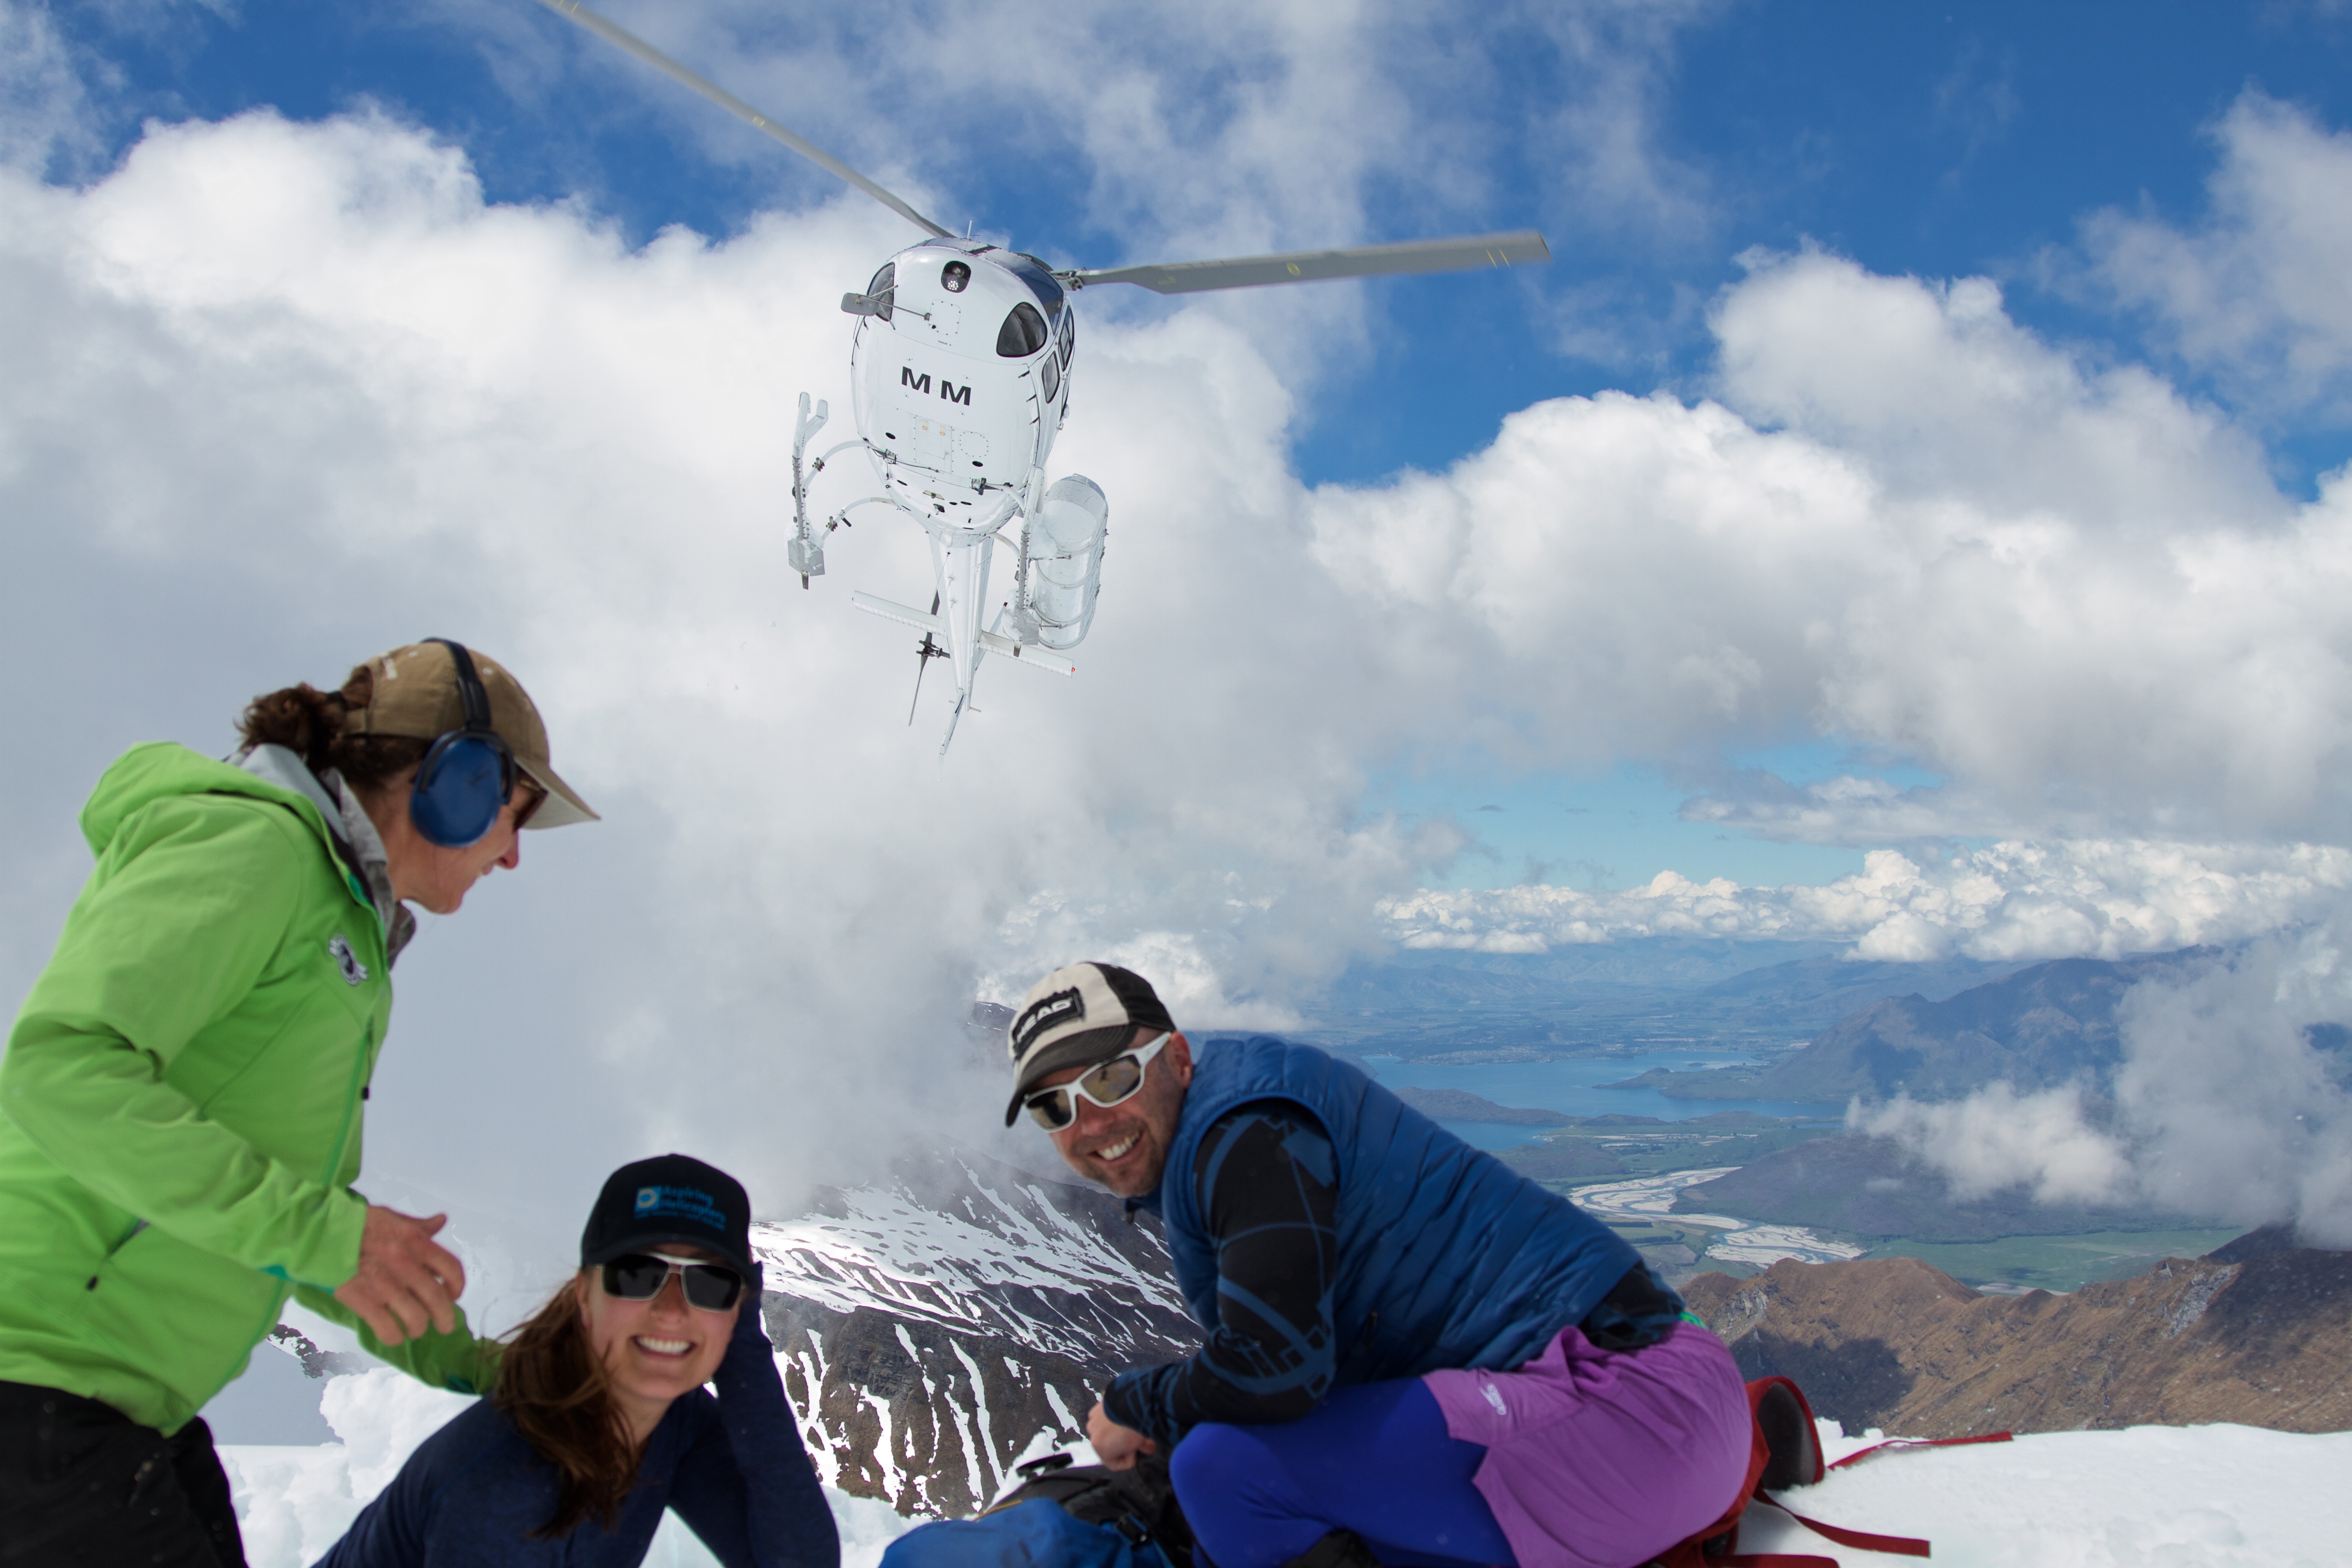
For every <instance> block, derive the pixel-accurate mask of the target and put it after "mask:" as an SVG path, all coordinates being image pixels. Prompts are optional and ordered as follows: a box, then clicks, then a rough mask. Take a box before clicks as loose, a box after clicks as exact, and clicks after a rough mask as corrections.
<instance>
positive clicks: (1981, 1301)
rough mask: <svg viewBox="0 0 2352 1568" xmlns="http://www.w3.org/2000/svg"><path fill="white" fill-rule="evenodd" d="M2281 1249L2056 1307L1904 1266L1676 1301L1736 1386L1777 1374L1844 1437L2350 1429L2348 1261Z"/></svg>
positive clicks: (1787, 1279)
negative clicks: (2221, 1427) (1698, 1322)
mask: <svg viewBox="0 0 2352 1568" xmlns="http://www.w3.org/2000/svg"><path fill="white" fill-rule="evenodd" d="M2283 1241H2284V1238H2283V1237H2279V1236H2277V1235H2276V1234H2275V1233H2268V1234H2266V1233H2263V1232H2257V1233H2255V1234H2254V1235H2253V1236H2252V1237H2242V1238H2241V1239H2240V1241H2238V1242H2236V1243H2232V1244H2231V1246H2230V1247H2223V1248H2222V1249H2221V1250H2220V1251H2218V1252H2215V1253H2213V1254H2211V1255H2210V1256H2208V1257H2205V1258H2168V1259H2166V1260H2165V1261H2164V1262H2162V1263H2160V1264H2158V1266H2157V1267H2156V1268H2153V1269H2151V1270H2150V1271H2149V1272H2147V1273H2146V1274H2143V1275H2140V1276H2137V1278H2134V1279H2116V1280H2110V1281H2107V1282H2105V1283H2103V1284H2097V1285H2090V1286H2086V1287H2084V1289H2081V1290H2078V1291H2075V1292H2074V1293H2073V1294H2072V1295H2067V1296H2053V1295H2051V1294H2050V1293H2049V1292H2047V1291H2042V1290H2036V1291H2032V1292H2031V1293H2029V1294H2027V1295H2024V1296H2017V1297H2004V1296H1983V1295H1979V1294H1978V1293H1977V1292H1976V1291H1974V1290H1971V1289H1969V1288H1968V1287H1967V1286H1965V1285H1962V1284H1961V1283H1960V1282H1959V1281H1958V1280H1956V1279H1952V1278H1951V1277H1950V1276H1949V1275H1948V1274H1945V1273H1942V1272H1941V1271H1939V1270H1937V1269H1936V1268H1931V1267H1929V1266H1928V1265H1927V1264H1925V1263H1922V1262H1919V1261H1918V1260H1917V1259H1916V1258H1883V1259H1864V1260H1862V1261H1860V1262H1854V1263H1816V1264H1801V1263H1778V1264H1775V1265H1773V1266H1772V1267H1771V1268H1768V1269H1766V1270H1765V1271H1764V1272H1763V1273H1761V1274H1759V1275H1756V1276H1753V1277H1751V1278H1749V1279H1731V1278H1730V1277H1729V1276H1727V1275H1723V1274H1703V1275H1700V1276H1699V1277H1698V1278H1696V1279H1693V1280H1691V1281H1689V1282H1688V1283H1687V1284H1685V1286H1684V1287H1683V1293H1684V1295H1685V1297H1686V1298H1687V1299H1688V1300H1689V1301H1690V1304H1691V1306H1692V1309H1693V1310H1696V1311H1697V1312H1698V1313H1699V1314H1700V1315H1701V1316H1702V1317H1704V1318H1705V1319H1706V1321H1707V1323H1708V1324H1709V1326H1711V1327H1712V1328H1713V1329H1714V1330H1715V1331H1716V1332H1717V1334H1718V1335H1720V1336H1721V1337H1722V1338H1723V1340H1724V1341H1725V1342H1727V1344H1729V1345H1730V1346H1731V1351H1732V1354H1733V1356H1734V1357H1735V1358H1737V1359H1738V1363H1739V1366H1740V1371H1741V1373H1742V1374H1743V1375H1745V1376H1747V1377H1749V1378H1757V1377H1766V1376H1771V1375H1774V1374H1785V1375H1787V1376H1790V1377H1793V1378H1794V1379H1796V1381H1797V1383H1798V1384H1799V1386H1801V1387H1802V1388H1803V1389H1804V1390H1805V1393H1806V1394H1807V1396H1808V1397H1809V1398H1810V1399H1811V1401H1812V1405H1813V1409H1814V1411H1815V1413H1816V1414H1818V1415H1824V1416H1830V1417H1832V1418H1834V1419H1836V1420H1838V1421H1841V1422H1843V1423H1844V1425H1845V1427H1846V1430H1848V1431H1849V1432H1853V1431H1859V1430H1861V1429H1863V1428H1864V1427H1866V1426H1878V1427H1882V1428H1884V1429H1885V1430H1886V1431H1889V1432H1897V1433H1900V1434H1902V1435H1903V1436H1913V1437H1949V1436H1967V1435H1969V1434H1973V1433H1979V1432H1989V1431H1996V1430H2001V1429H2007V1430H2010V1431H2016V1432H2067V1431H2078V1430H2083V1429H2086V1428H2099V1429H2105V1428H2115V1427H2123V1426H2146V1425H2161V1426H2187V1425H2191V1424H2196V1423H2202V1422H2214V1421H2228V1422H2235V1423H2239V1424H2242V1425H2245V1426H2267V1427H2270V1428H2273V1429H2274V1430H2277V1431H2284V1432H2332V1431H2340V1430H2344V1429H2347V1428H2352V1253H2344V1252H2323V1251H2316V1250H2313V1249H2310V1248H2305V1247H2294V1246H2293V1245H2292V1244H2291V1243H2286V1244H2284V1245H2282V1242H2283Z"/></svg>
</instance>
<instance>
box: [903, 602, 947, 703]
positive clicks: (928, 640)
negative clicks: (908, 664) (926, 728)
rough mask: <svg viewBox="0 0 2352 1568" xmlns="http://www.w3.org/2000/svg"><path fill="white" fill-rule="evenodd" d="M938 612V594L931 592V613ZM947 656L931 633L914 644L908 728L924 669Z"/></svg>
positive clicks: (920, 693)
mask: <svg viewBox="0 0 2352 1568" xmlns="http://www.w3.org/2000/svg"><path fill="white" fill-rule="evenodd" d="M939 613H940V596H939V595H937V594H933V595H931V614H932V615H934V616H936V615H938V614H939ZM947 656H948V650H947V649H945V648H943V647H940V645H939V644H938V643H937V642H935V641H933V640H932V637H931V634H930V633H929V632H925V633H924V634H923V640H922V641H921V642H920V643H918V644H917V645H916V647H915V696H914V700H913V701H910V702H908V704H907V728H908V729H909V730H911V729H913V728H914V727H915V705H916V703H919V702H920V701H922V700H923V671H924V669H925V668H927V667H929V664H930V662H931V660H933V659H935V658H947Z"/></svg>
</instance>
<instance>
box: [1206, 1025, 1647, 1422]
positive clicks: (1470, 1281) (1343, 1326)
mask: <svg viewBox="0 0 2352 1568" xmlns="http://www.w3.org/2000/svg"><path fill="white" fill-rule="evenodd" d="M1251 1100H1290V1101H1292V1102H1294V1103H1296V1104H1297V1105H1300V1106H1303V1107H1305V1108H1306V1109H1307V1110H1310V1111H1312V1112H1313V1113H1314V1115H1315V1119H1316V1120H1317V1121H1320V1122H1321V1123H1322V1124H1323V1128H1324V1131H1327V1132H1328V1133H1329V1134H1330V1138H1331V1146H1332V1149H1333V1151H1334V1152H1335V1153H1336V1154H1337V1155H1338V1158H1339V1279H1338V1283H1337V1287H1336V1289H1335V1290H1334V1292H1333V1296H1334V1299H1333V1302H1332V1317H1333V1320H1334V1327H1335V1329H1336V1330H1337V1331H1338V1334H1339V1365H1338V1368H1337V1371H1336V1373H1335V1374H1334V1382H1335V1383H1336V1384H1341V1385H1345V1384H1360V1383H1378V1382H1381V1381H1383V1380H1386V1379H1389V1378H1397V1377H1418V1376H1420V1375H1421V1374H1422V1373H1425V1372H1434V1371H1436V1370H1438V1369H1439V1368H1441V1367H1491V1368H1495V1369H1497V1370H1502V1369H1507V1368H1510V1367H1515V1366H1517V1365H1518V1364H1519V1363H1522V1362H1525V1361H1528V1360H1531V1359H1532V1358H1534V1357H1535V1356H1537V1355H1538V1354H1540V1353H1542V1351H1543V1349H1544V1347H1545V1346H1546V1345H1548V1344H1549V1343H1550V1342H1552V1340H1553V1339H1554V1338H1555V1337H1557V1336H1558V1334H1559V1331H1561V1330H1562V1329H1564V1328H1567V1327H1568V1326H1569V1325H1570V1324H1572V1323H1580V1322H1582V1321H1584V1317H1585V1314H1586V1313H1588V1312H1590V1311H1591V1310H1592V1309H1593V1308H1594V1307H1595V1306H1596V1305H1598V1304H1599V1302H1600V1300H1601V1298H1602V1297H1603V1296H1606V1295H1607V1294H1608V1293H1609V1292H1610V1290H1611V1289H1612V1288H1613V1287H1614V1286H1615V1285H1616V1283H1617V1281H1618V1280H1620V1279H1622V1278H1624V1275H1625V1271H1626V1270H1627V1269H1629V1268H1633V1266H1634V1265H1635V1264H1637V1263H1639V1262H1640V1261H1641V1255H1640V1254H1638V1253H1636V1252H1635V1251H1634V1250H1633V1247H1631V1246H1629V1245H1628V1244H1627V1243H1626V1242H1625V1241H1624V1240H1622V1238H1621V1237H1618V1235H1617V1234H1616V1232H1614V1231H1612V1230H1611V1229H1610V1228H1609V1227H1608V1226H1604V1225H1602V1224H1601V1222H1600V1221H1598V1220H1596V1219H1594V1218H1592V1217H1591V1215H1587V1214H1586V1213H1584V1211H1583V1210H1581V1209H1580V1208H1578V1207H1577V1206H1576V1205H1574V1204H1571V1203H1570V1202H1569V1201H1568V1200H1567V1199H1566V1198H1563V1197H1561V1196H1559V1194H1555V1193H1550V1192H1547V1191H1545V1190H1544V1189H1543V1188H1542V1187H1539V1186H1538V1185H1537V1184H1535V1183H1533V1182H1531V1181H1529V1180H1528V1179H1527V1178H1526V1177H1524V1176H1521V1175H1519V1174H1518V1173H1516V1172H1514V1171H1513V1170H1511V1168H1510V1167H1509V1166H1507V1165H1506V1164H1504V1163H1502V1162H1501V1161H1500V1160H1497V1159H1496V1158H1495V1157H1494V1156H1493V1155H1491V1154H1487V1153H1485V1152H1481V1151H1479V1150H1476V1149H1473V1148H1472V1147H1470V1145H1468V1144H1467V1143H1465V1142H1462V1140H1460V1139H1459V1138H1456V1137H1454V1134H1452V1133H1451V1132H1448V1131H1445V1130H1444V1128H1442V1127H1440V1126H1438V1125H1437V1123H1435V1122H1434V1121H1431V1120H1429V1118H1427V1117H1426V1116H1423V1115H1422V1114H1421V1113H1420V1112H1419V1111H1417V1110H1413V1109H1412V1107H1411V1106H1408V1105H1406V1104H1405V1103H1404V1102H1403V1101H1402V1100H1399V1099H1398V1098H1397V1097H1396V1096H1395V1095H1393V1094H1391V1093H1390V1092H1389V1091H1388V1090H1387V1089H1382V1088H1381V1086H1380V1085H1379V1084H1377V1083H1374V1082H1373V1081H1372V1080H1371V1079H1370V1078H1367V1077H1366V1076H1365V1075H1364V1073H1363V1072H1362V1071H1361V1070H1360V1068H1355V1067H1353V1066H1351V1065H1349V1063H1347V1062H1343V1061H1340V1060H1338V1059H1337V1058H1333V1057H1331V1056H1329V1055H1328V1054H1326V1053H1324V1052H1322V1051H1318V1050H1317V1049H1315V1048H1314V1047H1311V1046H1294V1045H1290V1044H1288V1043H1286V1042H1285V1041H1282V1040H1277V1039H1272V1038H1269V1037H1263V1036H1261V1037H1258V1038H1255V1039H1251V1040H1223V1041H1218V1042H1216V1043H1215V1044H1213V1045H1209V1046H1206V1047H1202V1050H1201V1052H1200V1054H1199V1055H1198V1056H1197V1057H1196V1058H1194V1067H1193V1073H1192V1087H1191V1089H1189V1090H1187V1092H1186V1093H1185V1096H1184V1110H1183V1114H1182V1116H1181V1119H1180V1120H1179V1121H1178V1122H1177V1124H1176V1137H1175V1140H1174V1142H1172V1143H1171V1146H1170V1148H1169V1151H1168V1164H1167V1168H1166V1171H1165V1173H1163V1174H1162V1175H1161V1177H1160V1192H1159V1199H1160V1217H1161V1219H1162V1220H1164V1221H1165V1222H1166V1225H1167V1227H1168V1250H1169V1252H1170V1254H1171V1256H1172V1257H1173V1258H1174V1261H1175V1265H1176V1283H1177V1286H1178V1288H1179V1289H1181V1290H1182V1291H1183V1293H1184V1301H1185V1305H1186V1306H1187V1307H1189V1308H1190V1309H1191V1310H1192V1316H1193V1317H1194V1318H1195V1319H1196V1320H1198V1321H1199V1322H1200V1324H1201V1326H1202V1328H1204V1329H1205V1328H1214V1327H1215V1326H1216V1323H1217V1242H1216V1238H1215V1237H1213V1236H1211V1235H1210V1234H1209V1230H1208V1216H1207V1215H1205V1214H1203V1213H1202V1209H1201V1202H1200V1193H1199V1190H1198V1184H1197V1183H1195V1181H1194V1180H1193V1177H1192V1166H1193V1161H1194V1159H1195V1157H1196V1156H1197V1155H1198V1154H1199V1152H1200V1147H1201V1140H1202V1137H1203V1136H1204V1135H1205V1134H1206V1133H1207V1131H1208V1130H1209V1128H1210V1127H1211V1125H1212V1124H1213V1123H1214V1122H1215V1121H1216V1120H1217V1119H1218V1118H1219V1117H1221V1116H1223V1115H1224V1114H1225V1112H1227V1111H1229V1110H1233V1109H1234V1107H1236V1106H1239V1105H1245V1104H1247V1103H1249V1102H1250V1101H1251Z"/></svg>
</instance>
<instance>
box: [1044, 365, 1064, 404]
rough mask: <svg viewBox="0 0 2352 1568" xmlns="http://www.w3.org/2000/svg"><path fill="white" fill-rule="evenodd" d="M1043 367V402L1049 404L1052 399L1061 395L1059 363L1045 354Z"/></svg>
mask: <svg viewBox="0 0 2352 1568" xmlns="http://www.w3.org/2000/svg"><path fill="white" fill-rule="evenodd" d="M1044 365H1045V369H1044V380H1045V401H1046V402H1048V403H1051V402H1053V401H1054V399H1055V398H1056V397H1059V396H1061V395H1062V372H1061V362H1060V361H1059V360H1057V359H1056V358H1055V356H1054V355H1052V354H1047V355H1046V356H1045V362H1044Z"/></svg>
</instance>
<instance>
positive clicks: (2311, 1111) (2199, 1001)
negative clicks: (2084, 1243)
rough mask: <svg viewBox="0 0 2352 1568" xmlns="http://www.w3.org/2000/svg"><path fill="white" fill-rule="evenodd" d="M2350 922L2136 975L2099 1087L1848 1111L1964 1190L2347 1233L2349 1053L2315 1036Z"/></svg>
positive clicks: (2351, 1236)
mask: <svg viewBox="0 0 2352 1568" xmlns="http://www.w3.org/2000/svg"><path fill="white" fill-rule="evenodd" d="M2348 929H2352V910H2347V906H2344V905H2342V904H2340V903H2339V904H2338V905H2337V907H2336V910H2335V911H2334V912H2333V914H2332V916H2331V918H2330V919H2328V920H2326V921H2323V922H2321V923H2319V924H2317V925H2315V926H2314V927H2312V928H2311V929H2309V930H2307V931H2302V932H2299V933H2295V934H2292V935H2284V936H2273V937H2266V938H2263V939H2261V940H2258V941H2255V942H2251V943H2248V944H2247V945H2246V946H2245V947H2243V948H2242V950H2240V951H2238V952H2233V953H2231V954H2229V955H2227V956H2224V957H2218V958H2216V959H2214V960H2213V961H2212V962H2210V963H2206V964H2203V965H2200V966H2197V967H2195V968H2192V969H2191V970H2189V971H2188V972H2186V973H2182V974H2180V975H2179V976H2177V977H2172V978H2164V979H2148V980H2143V981H2141V982H2140V983H2139V984H2137V985H2135V986H2133V987H2132V989H2131V990H2130V992H2128V993H2127V994H2126V996H2125V997H2124V1000H2123V1003H2122V1005H2121V1006H2120V1007H2119V1008H2118V1010H2117V1016H2116V1022H2117V1025H2118V1029H2119V1033H2120V1037H2121V1046H2122V1062H2121V1065H2120V1066H2119V1067H2118V1068H2116V1072H2115V1076H2114V1079H2113V1081H2112V1082H2111V1083H2104V1084H2097V1085H2084V1084H2078V1085H2070V1086H2067V1087H2064V1088H2061V1089H2049V1090H2045V1091H2042V1092H2041V1093H2037V1094H2027V1095H2021V1094H2019V1093H2017V1092H2016V1091H2015V1089H2013V1088H2012V1087H2011V1085H2009V1084H2007V1083H1995V1084H1993V1085H1991V1086H1990V1087H1989V1088H1987V1089H1981V1090H1979V1091H1978V1092H1976V1093H1974V1094H1971V1095H1969V1096H1967V1097H1966V1098H1964V1099H1961V1100H1950V1101H1945V1102H1942V1103H1937V1104H1922V1103H1919V1102H1916V1101H1914V1100H1911V1099H1909V1098H1908V1097H1907V1096H1905V1097H1900V1098H1898V1099H1896V1100H1894V1101H1892V1102H1889V1103H1886V1104H1884V1105H1864V1104H1860V1103H1857V1104H1856V1105H1854V1106H1853V1107H1852V1108H1851V1109H1850V1110H1849V1111H1848V1113H1847V1123H1848V1125H1850V1126H1852V1127H1853V1128H1855V1129H1856V1130H1857V1131H1863V1132H1868V1133H1874V1134H1878V1135H1880V1136H1884V1137H1889V1138H1894V1139H1895V1140H1897V1141H1899V1142H1902V1143H1903V1144H1904V1145H1905V1146H1906V1148H1908V1149H1909V1150H1911V1151H1912V1152H1914V1153H1915V1154H1916V1155H1917V1156H1918V1157H1919V1158H1920V1159H1921V1160H1922V1161H1923V1162H1925V1163H1927V1164H1928V1165H1929V1166H1931V1167H1933V1168H1934V1169H1936V1170H1937V1171H1939V1172H1941V1173H1943V1174H1944V1176H1945V1177H1946V1179H1947V1180H1948V1183H1949V1184H1950V1185H1951V1188H1952V1190H1953V1192H1954V1194H1956V1195H1957V1196H1959V1197H1962V1198H1972V1197H1981V1196H1983V1195H1984V1194H1988V1193H1991V1192H1996V1191H2000V1190H2002V1189H2005V1188H2013V1187H2024V1188H2026V1189H2028V1190H2029V1191H2030V1192H2031V1193H2032V1195H2033V1196H2034V1197H2035V1198H2036V1199H2037V1200H2039V1201H2042V1202H2045V1203H2069V1202H2073V1203H2088V1204H2115V1203H2145V1204H2148V1205H2156V1206H2158V1207H2160V1208H2163V1209H2167V1210H2169V1211H2171V1212H2173V1213H2176V1214H2190V1215H2210V1216H2213V1217H2215V1218H2217V1219H2221V1220H2223V1221H2226V1222H2230V1223H2234V1224H2239V1225H2261V1224H2267V1223H2274V1222H2288V1223H2292V1224H2293V1225H2294V1226H2295V1227H2296V1229H2297V1230H2298V1232H2299V1233H2300V1234H2301V1235H2302V1236H2303V1237H2305V1239H2306V1240H2307V1241H2310V1242H2312V1243H2315V1244H2317V1245H2320V1246H2328V1247H2344V1246H2347V1245H2352V1094H2347V1086H2352V1062H2347V1059H2346V1057H2345V1052H2344V1050H2343V1048H2342V1047H2340V1046H2338V1047H2336V1048H2335V1049H2332V1050H2328V1049H2323V1048H2321V1047H2320V1044H2319V1042H2318V1041H2317V1039H2316V1038H2315V1035H2314V1032H2313V1026H2315V1025H2322V1026H2326V1025H2332V1026H2336V1028H2338V1029H2340V1028H2341V1026H2342V1020H2344V1019H2345V1018H2346V1017H2347V1016H2352V968H2347V948H2346V932H2347V930H2348Z"/></svg>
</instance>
